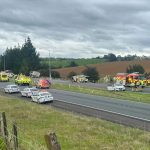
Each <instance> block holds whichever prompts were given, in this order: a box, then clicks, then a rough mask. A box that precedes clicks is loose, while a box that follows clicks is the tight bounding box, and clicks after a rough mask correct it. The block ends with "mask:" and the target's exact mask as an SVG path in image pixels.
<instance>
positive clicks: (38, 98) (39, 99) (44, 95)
mask: <svg viewBox="0 0 150 150" xmlns="http://www.w3.org/2000/svg"><path fill="white" fill-rule="evenodd" d="M31 98H32V101H33V102H36V103H46V102H52V101H53V99H54V98H53V96H52V94H51V93H49V92H46V91H41V92H39V93H37V95H33V96H31Z"/></svg>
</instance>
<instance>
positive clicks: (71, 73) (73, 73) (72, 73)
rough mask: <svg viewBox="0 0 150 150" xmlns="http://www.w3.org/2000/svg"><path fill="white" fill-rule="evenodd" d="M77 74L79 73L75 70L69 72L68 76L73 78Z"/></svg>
mask: <svg viewBox="0 0 150 150" xmlns="http://www.w3.org/2000/svg"><path fill="white" fill-rule="evenodd" d="M76 75H77V74H76V73H75V72H74V71H71V72H70V73H69V74H68V76H67V78H69V79H71V78H72V77H73V76H76Z"/></svg>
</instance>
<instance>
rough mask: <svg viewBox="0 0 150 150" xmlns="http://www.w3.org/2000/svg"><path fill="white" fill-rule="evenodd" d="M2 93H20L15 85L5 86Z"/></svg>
mask: <svg viewBox="0 0 150 150" xmlns="http://www.w3.org/2000/svg"><path fill="white" fill-rule="evenodd" d="M4 91H5V93H10V94H11V93H19V92H20V89H19V87H18V86H17V85H15V84H13V85H7V86H6V87H5V88H4Z"/></svg>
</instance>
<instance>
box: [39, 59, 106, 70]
mask: <svg viewBox="0 0 150 150" xmlns="http://www.w3.org/2000/svg"><path fill="white" fill-rule="evenodd" d="M72 62H74V63H75V65H76V66H85V65H89V64H97V63H102V62H105V60H104V59H99V58H92V59H91V58H89V59H85V58H80V59H71V58H68V59H67V58H50V59H49V58H41V63H42V64H47V65H49V63H50V65H51V68H65V67H71V66H72V65H73V63H72ZM72 67H73V66H72Z"/></svg>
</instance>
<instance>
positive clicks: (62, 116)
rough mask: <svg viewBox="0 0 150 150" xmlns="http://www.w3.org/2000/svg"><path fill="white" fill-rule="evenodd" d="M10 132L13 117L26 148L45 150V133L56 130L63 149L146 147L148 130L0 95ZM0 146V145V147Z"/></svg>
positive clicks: (149, 141) (138, 149) (127, 149)
mask: <svg viewBox="0 0 150 150" xmlns="http://www.w3.org/2000/svg"><path fill="white" fill-rule="evenodd" d="M0 111H1V112H2V111H5V112H6V115H7V122H8V127H9V131H11V124H12V121H13V120H16V122H17V124H18V134H19V143H20V145H21V148H22V149H25V150H30V149H31V150H33V149H36V150H45V149H46V146H45V141H44V134H45V133H47V132H48V131H55V132H56V134H57V136H58V140H59V142H60V144H61V147H62V149H64V150H91V149H93V150H114V149H115V150H120V149H121V150H131V149H132V150H134V149H136V150H141V149H142V150H149V147H150V133H149V132H146V131H142V130H139V129H134V128H129V127H125V126H122V125H118V124H114V123H111V122H108V121H103V120H100V119H95V118H91V117H85V116H79V115H75V114H73V113H69V112H65V111H61V110H57V109H54V108H51V107H50V106H47V105H38V104H35V103H32V102H29V101H25V100H20V99H15V98H8V97H2V96H0ZM0 149H1V148H0Z"/></svg>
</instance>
